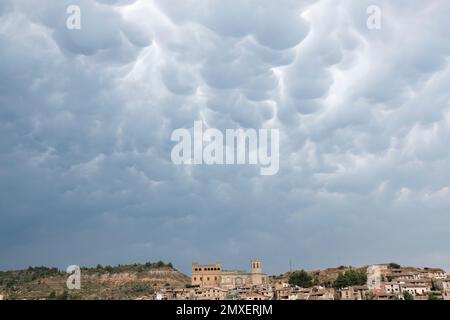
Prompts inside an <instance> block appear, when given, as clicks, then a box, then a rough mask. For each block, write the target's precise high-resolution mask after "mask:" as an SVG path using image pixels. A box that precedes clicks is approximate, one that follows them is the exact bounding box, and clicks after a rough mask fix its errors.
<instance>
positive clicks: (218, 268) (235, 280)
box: [191, 260, 269, 289]
mask: <svg viewBox="0 0 450 320" xmlns="http://www.w3.org/2000/svg"><path fill="white" fill-rule="evenodd" d="M191 283H192V285H194V286H200V287H220V288H225V289H234V288H239V287H243V286H257V285H264V284H268V283H269V278H268V276H267V275H266V274H264V273H263V272H262V263H261V261H259V260H252V261H251V263H250V272H245V271H239V270H223V269H222V265H221V264H220V262H216V263H215V264H212V265H201V264H197V263H193V264H192V278H191Z"/></svg>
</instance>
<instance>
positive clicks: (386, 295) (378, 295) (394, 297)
mask: <svg viewBox="0 0 450 320" xmlns="http://www.w3.org/2000/svg"><path fill="white" fill-rule="evenodd" d="M373 299H374V300H397V295H395V294H392V293H376V294H375V295H374V296H373Z"/></svg>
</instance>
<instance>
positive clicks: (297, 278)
mask: <svg viewBox="0 0 450 320" xmlns="http://www.w3.org/2000/svg"><path fill="white" fill-rule="evenodd" d="M312 280H313V279H312V277H311V276H310V275H309V274H308V273H307V272H306V271H305V270H300V271H294V272H292V273H291V275H290V276H289V284H291V285H294V286H299V287H302V288H310V287H312V285H313V281H312Z"/></svg>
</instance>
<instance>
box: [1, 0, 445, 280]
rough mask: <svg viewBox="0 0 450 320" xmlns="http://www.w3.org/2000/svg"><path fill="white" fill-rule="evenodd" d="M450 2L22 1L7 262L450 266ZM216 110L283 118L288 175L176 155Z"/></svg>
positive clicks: (12, 37) (232, 121)
mask: <svg viewBox="0 0 450 320" xmlns="http://www.w3.org/2000/svg"><path fill="white" fill-rule="evenodd" d="M69 5H78V6H79V7H80V9H81V29H80V30H69V29H68V28H67V27H66V20H67V18H68V16H69V15H68V14H67V13H66V9H67V7H68V6H69ZM369 5H377V6H379V8H380V9H381V18H382V20H381V29H380V30H371V29H368V28H367V24H366V22H367V19H368V14H367V12H366V10H367V8H368V6H369ZM449 17H450V1H447V0H434V1H422V0H420V1H419V0H408V1H406V0H399V1H387V0H369V1H366V0H354V1H343V0H341V1H339V0H317V1H314V0H281V1H273V0H254V1H251V0H240V1H222V0H184V1H178V0H153V1H148V0H145V1H144V0H135V1H134V0H115V1H113V0H110V1H107V0H96V1H94V0H79V1H77V0H70V1H68V0H47V1H34V0H2V1H1V2H0V106H1V107H0V137H1V138H0V269H15V268H24V267H27V266H29V265H48V266H58V267H61V268H65V267H66V266H67V265H70V264H78V265H96V264H97V263H101V264H117V263H134V262H144V261H155V260H159V259H161V260H164V261H171V262H172V263H174V265H175V266H176V267H177V268H179V269H180V270H182V271H185V272H189V270H190V264H191V262H193V261H197V262H202V263H208V262H214V261H217V260H219V261H221V262H222V263H223V265H224V266H225V267H227V268H242V269H244V268H248V261H249V260H250V259H251V258H254V257H258V258H260V259H262V261H263V267H264V270H265V271H266V272H268V273H281V272H284V271H287V270H288V268H289V260H290V259H291V260H292V263H293V266H294V267H295V268H305V269H315V268H323V267H328V266H336V265H343V264H345V265H365V264H370V263H381V262H390V261H396V262H398V263H401V264H405V265H416V266H436V267H444V268H446V269H447V270H449V271H450V148H449V141H450V138H449V136H450V88H449V87H450V65H449V57H450V23H449ZM197 120H202V121H204V122H205V123H207V124H208V126H210V127H215V128H218V129H220V130H224V129H226V128H279V130H280V171H279V173H278V174H277V175H274V176H261V175H260V174H259V170H258V168H256V167H255V166H195V167H192V166H175V165H174V164H173V163H172V162H171V159H170V152H171V149H172V147H173V146H174V143H173V142H172V141H170V135H171V133H172V131H173V130H174V129H177V128H191V127H192V126H193V123H194V121H197Z"/></svg>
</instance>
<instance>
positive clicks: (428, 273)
mask: <svg viewBox="0 0 450 320" xmlns="http://www.w3.org/2000/svg"><path fill="white" fill-rule="evenodd" d="M422 273H423V275H424V276H425V277H427V278H430V279H435V280H439V279H441V280H444V279H447V272H446V271H445V270H442V269H439V268H424V269H423V271H422Z"/></svg>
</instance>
